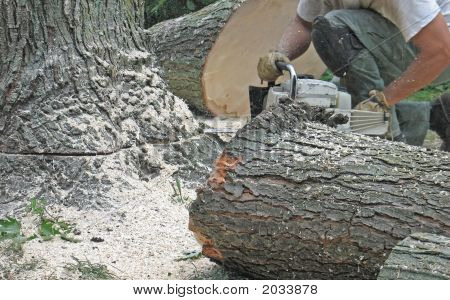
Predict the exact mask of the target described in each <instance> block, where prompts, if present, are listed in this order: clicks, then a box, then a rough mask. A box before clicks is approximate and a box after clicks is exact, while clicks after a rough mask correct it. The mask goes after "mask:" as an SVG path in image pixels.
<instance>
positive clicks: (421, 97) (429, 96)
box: [408, 83, 450, 101]
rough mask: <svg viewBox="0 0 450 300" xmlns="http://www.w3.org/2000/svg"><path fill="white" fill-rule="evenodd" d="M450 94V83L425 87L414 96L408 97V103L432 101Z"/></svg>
mask: <svg viewBox="0 0 450 300" xmlns="http://www.w3.org/2000/svg"><path fill="white" fill-rule="evenodd" d="M448 92H450V83H444V84H441V85H437V86H429V87H426V88H424V89H422V90H420V91H418V92H417V93H415V94H414V95H412V96H410V97H408V99H409V100H410V101H432V100H434V99H436V98H438V97H439V96H440V95H442V94H443V93H448Z"/></svg>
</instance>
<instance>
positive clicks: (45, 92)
mask: <svg viewBox="0 0 450 300" xmlns="http://www.w3.org/2000/svg"><path fill="white" fill-rule="evenodd" d="M142 2H143V1H141V0H133V1H120V0H114V1H95V2H93V1H87V0H66V1H59V0H58V1H57V0H52V1H31V0H29V1H2V2H1V4H0V20H1V22H2V23H1V26H0V51H1V53H2V55H1V58H0V74H1V77H0V110H1V114H0V138H1V143H0V151H2V152H4V153H59V154H94V153H112V152H114V151H116V150H120V149H123V148H125V147H130V146H131V145H133V144H139V143H141V144H142V143H146V142H153V141H158V142H168V141H176V140H177V139H178V138H179V137H180V136H189V132H188V130H186V129H185V128H183V125H184V123H183V121H185V119H187V118H189V117H190V115H189V114H188V113H186V112H185V111H184V112H183V111H182V109H181V108H180V106H182V104H181V102H180V101H179V100H176V99H175V98H174V96H173V95H172V94H170V93H169V92H167V90H166V89H165V85H164V83H163V81H162V80H161V79H160V77H159V76H158V73H157V70H156V69H153V70H152V69H151V68H152V65H153V63H154V58H153V57H152V56H151V55H150V53H149V52H148V51H147V50H146V47H145V43H144V42H143V39H142V35H141V30H140V25H141V23H142V20H143V16H142V12H143V7H142ZM177 108H178V110H177Z"/></svg>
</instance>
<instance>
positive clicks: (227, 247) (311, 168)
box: [190, 104, 450, 279]
mask: <svg viewBox="0 0 450 300" xmlns="http://www.w3.org/2000/svg"><path fill="white" fill-rule="evenodd" d="M304 109H305V106H303V105H301V104H281V105H280V106H278V107H276V108H273V109H272V110H270V111H267V112H264V113H263V114H261V115H260V116H258V117H257V118H256V119H254V120H253V121H252V122H251V123H250V124H248V125H247V126H246V127H244V128H243V129H242V130H240V131H239V132H238V133H237V135H236V137H235V138H234V140H232V141H231V142H230V143H229V144H228V145H227V146H226V148H225V150H224V152H223V154H222V157H221V158H220V159H219V160H218V161H217V162H216V167H215V171H214V173H213V174H212V176H211V177H210V179H209V181H208V184H207V186H206V187H204V188H203V189H202V190H200V191H199V192H198V198H197V200H196V201H195V202H194V203H193V205H192V206H191V209H190V229H191V230H192V231H194V232H195V233H196V235H197V238H198V240H199V241H200V242H201V243H202V244H203V253H204V254H205V255H206V256H208V257H211V258H212V259H214V260H217V261H220V262H221V263H223V264H224V265H225V266H227V267H228V268H231V269H234V270H237V271H240V272H243V273H245V274H248V275H250V276H253V277H256V278H274V279H294V278H295V279H354V278H355V279H356V278H359V279H375V278H376V277H377V274H378V272H379V270H380V268H381V266H382V265H383V264H384V262H385V260H386V259H387V256H388V255H389V253H390V251H391V249H392V248H393V247H394V246H395V245H396V244H397V243H398V242H399V241H400V240H402V239H404V238H405V237H407V236H409V235H410V234H412V233H415V232H428V233H434V234H439V235H443V236H450V181H449V176H450V157H449V155H448V153H445V152H439V151H427V150H426V149H423V148H418V147H412V146H408V145H406V144H403V143H391V142H387V141H384V140H381V139H372V138H369V137H365V136H360V135H351V134H347V133H343V132H339V131H336V130H334V129H329V128H327V127H326V126H324V125H321V124H316V123H311V122H309V121H308V120H307V119H308V118H307V116H308V115H310V113H307V112H306V111H305V110H304Z"/></svg>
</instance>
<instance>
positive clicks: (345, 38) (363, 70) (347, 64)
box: [312, 10, 402, 140]
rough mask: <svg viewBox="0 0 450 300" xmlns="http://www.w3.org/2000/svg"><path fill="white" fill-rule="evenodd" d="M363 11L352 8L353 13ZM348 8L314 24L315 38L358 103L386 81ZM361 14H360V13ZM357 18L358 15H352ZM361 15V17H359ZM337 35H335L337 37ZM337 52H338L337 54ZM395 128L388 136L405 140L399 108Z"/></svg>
mask: <svg viewBox="0 0 450 300" xmlns="http://www.w3.org/2000/svg"><path fill="white" fill-rule="evenodd" d="M355 12H359V11H354V10H353V11H352V14H354V13H355ZM348 13H349V11H348V10H338V11H332V12H331V13H329V14H327V15H326V16H325V18H323V17H318V18H317V19H316V20H315V21H314V24H313V31H312V39H313V43H314V46H315V47H316V50H317V52H318V54H319V55H320V57H321V58H322V60H323V61H324V63H325V64H326V65H327V66H328V67H329V68H330V69H331V70H332V71H333V73H335V74H336V75H338V76H341V84H342V85H343V86H345V88H346V89H347V92H349V93H350V95H351V96H352V105H353V107H354V106H356V105H357V104H358V103H360V102H361V101H363V100H365V99H367V98H368V97H369V92H370V91H371V90H383V89H384V86H385V81H384V79H383V76H382V74H381V73H380V68H379V64H378V63H377V60H376V59H375V57H374V56H373V55H372V53H371V52H370V51H368V50H367V48H366V46H365V45H363V44H362V43H361V42H360V40H359V39H358V37H356V35H355V34H354V33H353V32H352V28H350V26H349V25H348V22H346V21H347V20H348V19H349V18H347V17H345V18H341V16H342V15H344V16H348ZM356 15H357V14H356ZM351 17H352V18H355V16H353V15H352V16H351ZM356 18H358V16H356ZM333 34H334V36H333ZM333 51H334V53H333ZM391 116H392V117H391V128H390V130H389V133H388V136H387V138H389V139H396V140H402V134H401V131H400V127H399V123H398V120H397V115H396V110H395V109H394V108H393V109H391Z"/></svg>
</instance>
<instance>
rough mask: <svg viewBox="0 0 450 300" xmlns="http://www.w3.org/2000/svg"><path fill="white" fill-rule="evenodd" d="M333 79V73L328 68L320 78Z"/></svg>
mask: <svg viewBox="0 0 450 300" xmlns="http://www.w3.org/2000/svg"><path fill="white" fill-rule="evenodd" d="M331 79H333V73H331V71H330V70H328V69H327V70H326V71H325V73H323V74H322V76H320V80H324V81H331Z"/></svg>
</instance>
